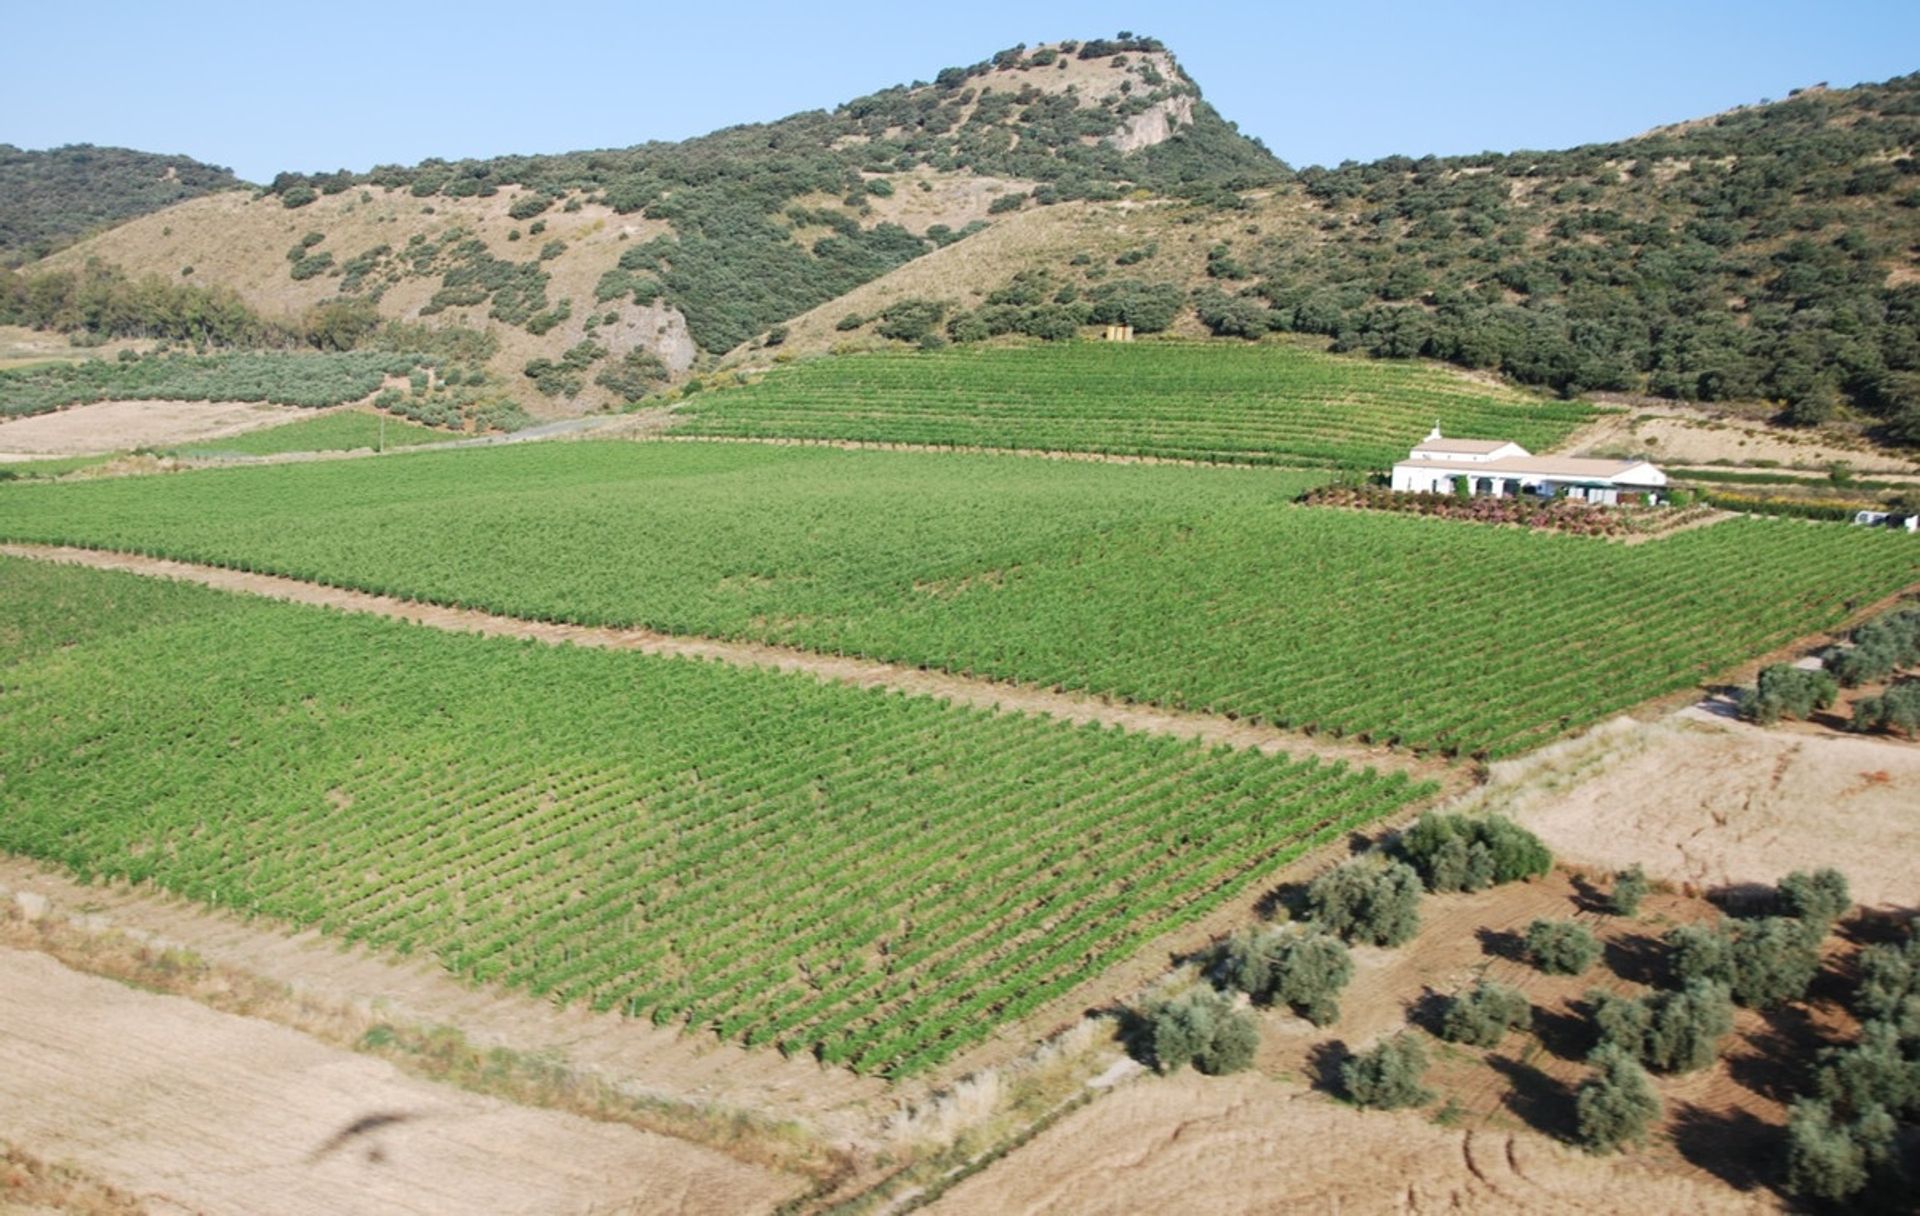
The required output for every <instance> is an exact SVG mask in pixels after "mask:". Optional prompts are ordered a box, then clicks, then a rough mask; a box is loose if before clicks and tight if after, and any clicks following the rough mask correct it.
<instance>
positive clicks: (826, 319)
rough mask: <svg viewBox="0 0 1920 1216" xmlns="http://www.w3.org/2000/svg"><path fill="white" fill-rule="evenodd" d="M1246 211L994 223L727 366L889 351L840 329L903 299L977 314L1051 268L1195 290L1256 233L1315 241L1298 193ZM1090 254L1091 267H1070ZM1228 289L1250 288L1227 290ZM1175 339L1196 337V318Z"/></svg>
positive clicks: (1070, 210) (1075, 211) (1110, 207)
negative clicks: (991, 299)
mask: <svg viewBox="0 0 1920 1216" xmlns="http://www.w3.org/2000/svg"><path fill="white" fill-rule="evenodd" d="M1248 197H1249V201H1250V203H1251V207H1250V209H1249V210H1246V211H1237V212H1226V211H1216V210H1213V209H1210V208H1203V207H1194V206H1192V205H1190V204H1187V203H1184V202H1177V201H1172V200H1163V199H1147V200H1132V199H1129V200H1122V201H1120V202H1113V203H1061V204H1058V205H1055V206H1052V207H1032V208H1029V209H1027V210H1025V211H1021V212H1017V213H1015V214H1012V215H1004V216H999V217H996V219H995V222H994V224H993V226H992V227H991V228H988V229H987V230H986V231H985V232H981V233H979V234H977V235H975V236H971V237H968V238H967V239H966V240H964V241H961V242H959V243H957V244H953V245H949V246H947V247H946V248H945V249H941V250H938V251H936V252H934V253H930V254H928V255H927V256H925V257H922V258H917V259H915V260H914V261H911V262H908V263H907V264H906V265H904V266H901V267H898V268H897V269H895V270H893V271H891V272H889V273H888V274H885V275H883V276H881V277H880V278H878V279H875V280H873V281H872V282H871V283H866V284H863V285H861V286H860V287H856V288H855V289H854V290H852V291H850V292H848V293H847V294H846V295H843V296H840V297H838V298H836V299H833V300H829V301H827V302H826V303H825V304H822V305H820V306H819V307H818V308H815V309H813V310H812V311H810V312H805V313H802V314H801V315H800V316H798V317H796V318H795V319H794V320H793V321H792V322H791V324H790V325H789V330H790V333H789V336H788V338H787V340H786V341H785V342H784V343H783V344H782V345H781V346H779V347H778V348H775V349H773V350H766V349H761V348H758V347H756V346H754V345H751V344H749V345H746V346H742V347H740V348H739V349H737V350H735V351H733V352H731V354H730V355H729V356H728V359H727V365H728V366H733V367H738V368H741V369H743V370H750V369H753V368H756V367H761V366H765V365H767V364H768V363H770V362H771V361H772V360H773V358H774V357H775V356H777V355H780V354H781V353H783V352H784V353H785V354H787V355H788V356H790V357H795V358H798V357H803V356H808V355H819V354H825V353H828V352H830V351H838V352H845V351H851V350H861V349H867V348H871V347H877V346H887V345H891V344H889V343H887V342H885V341H883V340H881V339H877V338H874V337H872V336H871V334H870V333H860V334H855V335H852V336H849V335H848V334H845V333H842V332H840V331H839V330H838V329H836V328H835V325H836V323H837V322H839V320H840V319H841V318H842V317H844V316H846V315H847V314H848V313H858V314H860V315H861V316H863V317H871V316H874V315H875V314H877V313H879V312H880V311H881V310H882V309H884V308H886V307H887V306H888V305H889V304H893V303H896V302H898V301H900V300H903V299H909V298H920V299H933V300H944V301H946V302H947V303H948V304H950V305H951V306H953V307H955V308H958V309H971V308H974V307H976V306H978V305H979V304H980V303H981V302H982V301H983V300H984V299H985V298H986V296H987V294H988V293H989V292H991V291H993V290H994V289H995V288H997V287H1000V286H1002V285H1003V284H1005V283H1006V282H1007V281H1008V280H1009V279H1011V278H1012V277H1013V275H1014V274H1015V273H1016V272H1018V271H1020V270H1024V269H1028V268H1034V269H1045V270H1047V271H1050V272H1052V273H1053V274H1054V275H1055V277H1056V278H1058V279H1060V280H1061V281H1063V282H1074V283H1077V284H1081V285H1083V286H1085V285H1087V284H1088V282H1089V280H1088V274H1087V272H1088V271H1089V270H1091V271H1094V272H1096V273H1100V272H1104V274H1103V277H1101V278H1098V279H1094V280H1092V282H1093V283H1094V284H1097V283H1099V282H1112V281H1114V280H1118V279H1143V280H1147V281H1149V282H1156V283H1158V282H1171V283H1177V284H1180V285H1181V286H1183V287H1187V288H1195V287H1199V286H1202V285H1204V284H1206V283H1209V282H1212V280H1210V279H1208V277H1207V251H1208V250H1209V249H1211V248H1212V247H1213V246H1214V245H1216V244H1218V243H1220V242H1222V241H1226V242H1230V243H1231V242H1236V241H1237V242H1239V243H1242V244H1245V243H1250V242H1251V241H1252V239H1253V237H1252V236H1251V235H1249V234H1248V231H1247V230H1248V229H1249V228H1257V229H1259V231H1260V233H1261V234H1266V235H1279V234H1288V235H1294V236H1297V237H1298V238H1299V239H1303V240H1304V239H1309V238H1310V236H1311V228H1310V225H1309V220H1310V218H1311V216H1312V215H1313V213H1314V212H1315V211H1316V210H1317V208H1316V205H1315V204H1314V203H1313V202H1312V201H1311V200H1309V199H1307V198H1305V197H1304V196H1303V195H1301V194H1300V193H1299V192H1298V191H1296V190H1292V189H1288V188H1280V189H1276V190H1273V191H1262V192H1259V193H1257V194H1254V195H1250V196H1248ZM1147 246H1157V252H1155V253H1154V254H1153V255H1152V256H1151V257H1148V258H1146V259H1145V260H1144V261H1140V262H1136V263H1134V264H1132V265H1130V266H1119V265H1116V264H1115V261H1114V259H1116V258H1118V257H1119V256H1120V255H1122V254H1124V253H1127V252H1129V251H1131V250H1137V249H1142V248H1145V247H1147ZM1080 254H1086V255H1088V256H1089V257H1090V259H1091V264H1090V265H1089V266H1086V267H1076V266H1073V265H1071V262H1072V259H1073V258H1074V257H1075V256H1077V255H1080ZM1220 286H1222V287H1223V288H1225V289H1226V290H1228V291H1233V290H1235V289H1236V288H1238V287H1240V286H1244V284H1236V283H1222V284H1220ZM1176 332H1181V333H1186V334H1191V335H1194V336H1198V335H1200V334H1202V333H1203V332H1204V331H1203V330H1201V329H1200V327H1199V324H1198V322H1196V321H1195V320H1194V319H1193V318H1192V316H1191V315H1188V316H1186V317H1185V318H1183V319H1182V320H1181V321H1180V322H1179V324H1178V325H1177V326H1176Z"/></svg>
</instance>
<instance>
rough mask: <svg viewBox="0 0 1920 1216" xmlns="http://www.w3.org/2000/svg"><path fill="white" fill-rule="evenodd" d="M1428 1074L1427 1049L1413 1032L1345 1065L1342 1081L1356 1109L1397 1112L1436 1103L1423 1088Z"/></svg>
mask: <svg viewBox="0 0 1920 1216" xmlns="http://www.w3.org/2000/svg"><path fill="white" fill-rule="evenodd" d="M1426 1071H1427V1049H1426V1047H1425V1045H1423V1044H1422V1043H1421V1042H1420V1039H1419V1037H1418V1036H1417V1035H1415V1034H1413V1033H1412V1032H1411V1031H1402V1032H1401V1033H1399V1034H1397V1035H1394V1036H1393V1037H1392V1038H1390V1039H1387V1040H1385V1041H1383V1042H1382V1043H1380V1044H1379V1045H1378V1046H1376V1047H1375V1048H1374V1049H1373V1050H1372V1051H1368V1052H1363V1053H1361V1054H1360V1055H1357V1056H1354V1057H1353V1058H1352V1059H1350V1060H1347V1061H1346V1062H1345V1063H1343V1064H1342V1065H1341V1066H1340V1081H1341V1084H1342V1085H1344V1086H1345V1087H1346V1091H1347V1096H1348V1097H1349V1098H1351V1099H1353V1103H1354V1105H1356V1106H1364V1107H1368V1108H1370V1109H1373V1110H1397V1109H1399V1108H1402V1107H1407V1106H1421V1105H1424V1104H1425V1103H1427V1102H1430V1101H1432V1100H1433V1093H1432V1091H1431V1090H1429V1089H1427V1088H1426V1087H1425V1086H1423V1085H1421V1084H1420V1079H1421V1077H1422V1076H1423V1075H1424V1074H1425V1073H1426Z"/></svg>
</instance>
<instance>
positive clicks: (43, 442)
mask: <svg viewBox="0 0 1920 1216" xmlns="http://www.w3.org/2000/svg"><path fill="white" fill-rule="evenodd" d="M313 414H314V411H313V410H308V409H301V408H299V407H298V406H292V405H268V404H266V403H264V402H257V401H255V402H246V401H101V402H97V403H95V404H93V405H76V406H73V407H72V408H70V409H64V410H56V411H54V412H53V413H50V414H35V415H33V416H32V417H30V418H15V419H13V420H12V421H10V422H0V459H6V458H8V457H11V458H13V459H30V458H32V457H35V456H94V455H100V454H104V453H107V452H120V451H126V450H127V449H129V448H140V447H167V446H171V445H173V444H181V443H194V442H198V441H200V440H204V439H222V438H225V437H226V436H228V435H238V434H241V433H243V432H246V431H257V430H260V429H261V428H262V427H269V426H277V425H279V424H280V423H282V422H290V421H292V420H293V419H295V418H308V417H312V416H313Z"/></svg>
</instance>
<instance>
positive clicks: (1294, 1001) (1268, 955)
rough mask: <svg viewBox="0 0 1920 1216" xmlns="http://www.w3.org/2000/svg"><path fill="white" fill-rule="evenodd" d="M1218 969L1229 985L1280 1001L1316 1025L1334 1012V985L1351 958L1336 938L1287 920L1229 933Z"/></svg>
mask: <svg viewBox="0 0 1920 1216" xmlns="http://www.w3.org/2000/svg"><path fill="white" fill-rule="evenodd" d="M1218 970H1219V972H1220V974H1221V976H1222V978H1223V979H1224V980H1225V981H1226V982H1227V983H1228V984H1229V985H1231V986H1232V987H1234V988H1237V989H1239V990H1240V991H1241V992H1244V993H1246V994H1247V995H1248V996H1249V997H1252V998H1253V1000H1254V1001H1255V1002H1256V1003H1259V1004H1263V1005H1286V1006H1288V1007H1290V1008H1291V1009H1293V1011H1294V1012H1296V1013H1298V1014H1299V1015H1300V1016H1301V1017H1304V1018H1306V1019H1307V1020H1308V1021H1310V1022H1312V1023H1313V1024H1314V1025H1316V1026H1327V1025H1331V1024H1332V1023H1333V1022H1334V1021H1336V1020H1337V1019H1338V1018H1339V1016H1340V1000H1339V997H1340V991H1341V989H1343V988H1345V987H1346V986H1347V981H1349V980H1351V979H1352V978H1353V959H1352V957H1351V956H1350V955H1349V954H1348V953H1347V948H1346V946H1345V945H1344V944H1342V943H1341V941H1340V939H1338V938H1336V937H1333V936H1331V935H1329V934H1327V933H1324V932H1321V931H1320V930H1319V929H1318V928H1315V927H1311V926H1299V925H1287V926H1279V927H1274V928H1267V929H1258V930H1254V931H1251V932H1243V933H1237V934H1235V935H1234V936H1233V937H1232V938H1231V939H1229V940H1228V942H1227V943H1226V945H1225V946H1224V947H1223V948H1222V950H1221V956H1220V962H1219V967H1218Z"/></svg>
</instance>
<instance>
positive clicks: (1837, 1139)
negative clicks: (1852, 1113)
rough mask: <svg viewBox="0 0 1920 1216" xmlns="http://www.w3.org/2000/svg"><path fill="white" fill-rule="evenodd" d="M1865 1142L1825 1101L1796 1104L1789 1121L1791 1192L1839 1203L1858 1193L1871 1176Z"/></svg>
mask: <svg viewBox="0 0 1920 1216" xmlns="http://www.w3.org/2000/svg"><path fill="white" fill-rule="evenodd" d="M1875 1122H1876V1124H1877V1123H1878V1121H1877V1120H1876V1121H1875ZM1864 1139H1865V1138H1864V1137H1861V1136H1856V1135H1855V1134H1854V1129H1852V1128H1850V1127H1848V1126H1847V1125H1846V1124H1845V1123H1843V1122H1839V1121H1837V1120H1835V1119H1834V1117H1833V1111H1832V1109H1831V1108H1829V1107H1828V1106H1827V1104H1826V1103H1825V1102H1820V1101H1816V1100H1814V1099H1811V1098H1802V1099H1801V1100H1800V1101H1798V1102H1795V1103H1794V1104H1793V1113H1792V1114H1791V1115H1789V1116H1788V1118H1787V1189H1788V1190H1790V1191H1792V1192H1793V1193H1794V1194H1796V1195H1800V1196H1803V1197H1805V1198H1807V1199H1816V1200H1825V1201H1827V1202H1835V1203H1837V1202H1839V1201H1841V1200H1844V1199H1848V1198H1851V1197H1852V1196H1854V1195H1856V1194H1858V1193H1859V1192H1860V1191H1861V1190H1863V1189H1865V1187H1866V1185H1867V1176H1868V1174H1867V1167H1868V1146H1867V1144H1866V1143H1864V1142H1863V1141H1864Z"/></svg>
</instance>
